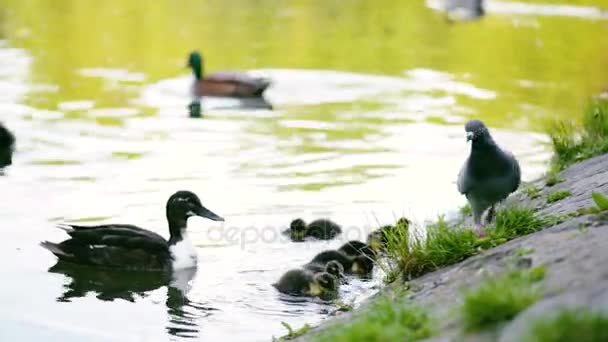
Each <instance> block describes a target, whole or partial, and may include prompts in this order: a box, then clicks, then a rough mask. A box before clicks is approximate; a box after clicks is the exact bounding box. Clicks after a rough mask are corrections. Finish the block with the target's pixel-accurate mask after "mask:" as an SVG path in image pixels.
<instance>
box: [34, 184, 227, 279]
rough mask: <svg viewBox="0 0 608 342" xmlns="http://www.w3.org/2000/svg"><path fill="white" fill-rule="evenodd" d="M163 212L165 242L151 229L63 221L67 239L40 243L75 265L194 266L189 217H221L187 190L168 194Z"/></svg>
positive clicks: (145, 268) (152, 268) (163, 268)
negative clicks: (165, 233) (167, 229)
mask: <svg viewBox="0 0 608 342" xmlns="http://www.w3.org/2000/svg"><path fill="white" fill-rule="evenodd" d="M166 213H167V220H168V221H169V233H170V238H169V240H168V241H167V240H165V238H163V237H162V236H160V235H158V234H156V233H154V232H151V231H149V230H145V229H142V228H139V227H136V226H133V225H129V224H107V225H99V226H77V225H70V224H64V225H61V226H60V228H63V229H64V230H65V231H67V233H68V234H69V235H70V238H69V239H67V240H65V241H63V242H61V243H53V242H49V241H44V242H42V243H41V245H42V247H44V248H46V249H48V250H49V251H51V253H53V254H55V256H57V257H58V258H59V260H61V261H67V262H72V263H76V264H85V265H91V266H99V267H107V268H114V269H128V270H141V271H172V270H177V269H184V268H191V267H196V262H197V256H196V251H195V249H194V246H192V243H191V242H190V241H189V240H188V234H187V229H186V227H187V221H188V218H189V217H192V216H201V217H205V218H208V219H210V220H213V221H224V219H223V218H221V217H220V216H218V215H216V214H215V213H213V212H211V211H210V210H209V209H207V208H205V207H204V206H203V205H202V204H201V201H200V199H199V198H198V196H196V195H195V194H194V193H193V192H190V191H178V192H176V193H174V194H173V195H171V197H169V200H168V201H167V207H166Z"/></svg>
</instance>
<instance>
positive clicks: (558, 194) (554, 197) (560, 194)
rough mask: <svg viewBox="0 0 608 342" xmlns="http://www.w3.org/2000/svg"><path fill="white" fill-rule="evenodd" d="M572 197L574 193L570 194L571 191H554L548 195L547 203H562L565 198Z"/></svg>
mask: <svg viewBox="0 0 608 342" xmlns="http://www.w3.org/2000/svg"><path fill="white" fill-rule="evenodd" d="M570 195H572V192H570V190H559V191H554V192H552V193H550V194H548V195H547V203H553V202H557V201H561V200H563V199H564V198H566V197H569V196H570Z"/></svg>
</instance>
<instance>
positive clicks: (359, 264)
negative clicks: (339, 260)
mask: <svg viewBox="0 0 608 342" xmlns="http://www.w3.org/2000/svg"><path fill="white" fill-rule="evenodd" d="M373 269H374V261H373V260H372V259H370V258H368V257H366V256H364V255H361V256H358V257H355V258H354V259H353V264H352V266H351V272H352V273H354V274H357V275H360V276H363V277H366V276H369V275H371V273H372V270H373Z"/></svg>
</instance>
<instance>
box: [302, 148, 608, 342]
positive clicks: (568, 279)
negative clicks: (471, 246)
mask: <svg viewBox="0 0 608 342" xmlns="http://www.w3.org/2000/svg"><path fill="white" fill-rule="evenodd" d="M559 177H560V178H562V179H563V181H562V182H560V183H558V184H555V185H553V186H546V185H545V180H544V179H539V180H537V181H535V182H532V183H531V184H533V186H535V187H537V188H538V190H539V191H538V192H536V193H535V194H534V195H533V196H532V197H534V198H531V196H530V195H529V194H528V193H526V191H522V190H523V189H524V188H525V187H526V186H530V184H528V185H522V186H521V187H520V190H519V192H518V193H516V194H514V195H513V196H511V197H510V199H509V202H516V203H519V204H522V205H525V206H528V207H531V208H534V209H535V210H536V211H537V212H538V213H541V214H546V215H555V216H558V215H562V216H563V215H564V214H572V213H576V212H577V210H580V209H584V208H590V207H594V206H595V203H594V201H593V199H592V196H591V194H592V192H599V193H602V194H604V195H608V154H605V155H601V156H597V157H594V158H591V159H588V160H586V161H583V162H580V163H577V164H575V165H572V166H571V167H569V168H567V169H566V170H564V171H562V172H560V173H559ZM562 190H563V191H570V193H571V194H570V195H569V196H568V197H566V198H563V199H561V200H558V201H555V202H552V203H549V202H548V201H547V195H549V194H551V193H554V192H556V191H562ZM522 250H525V251H526V254H525V255H523V256H522V255H521V251H522ZM541 265H542V266H543V267H544V268H545V270H546V273H545V278H544V280H543V289H544V291H543V296H542V298H541V299H540V300H539V301H538V302H537V303H536V304H534V305H532V306H531V307H529V308H528V309H527V310H524V311H523V312H521V313H520V314H519V315H518V316H517V317H515V319H513V320H512V321H510V322H508V323H506V324H503V325H502V326H499V327H497V328H496V329H494V330H493V331H488V332H484V333H475V334H463V332H462V328H461V327H462V323H461V321H460V317H459V315H458V314H457V313H456V310H457V309H458V307H459V305H460V304H461V303H462V299H463V296H462V291H463V290H464V289H471V288H475V287H476V286H477V285H478V284H479V283H480V282H481V281H482V280H483V279H485V278H486V277H487V276H488V275H492V276H493V277H494V276H499V275H501V274H504V273H506V272H508V271H510V270H512V269H513V267H534V266H541ZM399 288H403V285H402V284H401V283H394V284H392V285H389V286H387V287H386V288H385V289H384V290H382V292H386V291H389V292H390V291H395V290H397V289H399ZM373 300H374V297H372V298H371V299H369V301H368V303H369V302H370V301H373ZM368 303H364V304H363V305H362V306H361V307H359V308H357V309H355V310H354V311H353V312H348V313H345V314H343V315H341V316H340V317H337V318H334V319H330V320H328V321H326V322H324V323H323V324H321V325H320V326H319V327H316V328H314V329H312V330H311V331H310V332H309V333H308V334H306V335H304V336H301V337H299V338H298V339H296V341H313V340H314V336H315V335H316V334H319V333H322V332H323V330H325V329H326V328H327V327H331V326H332V325H334V324H335V323H336V322H337V321H343V320H351V319H352V318H353V317H354V316H356V315H357V314H358V312H361V311H364V310H365V307H366V304H368ZM396 305H416V306H418V307H422V308H424V309H426V310H427V311H428V312H429V313H430V314H431V316H432V317H433V318H434V319H435V322H438V326H437V329H438V330H439V332H440V333H439V335H438V336H436V337H433V338H431V339H428V340H426V341H429V342H430V341H433V342H439V341H441V342H448V341H479V342H486V341H487V342H490V341H501V342H507V341H509V342H511V341H513V342H515V341H519V340H520V339H521V336H522V334H523V333H524V332H526V331H527V330H526V328H527V324H528V323H529V322H530V321H531V319H532V318H533V317H537V316H542V315H546V314H550V313H551V312H555V311H556V309H558V308H560V307H564V308H570V307H593V308H595V309H597V308H601V309H602V310H605V312H606V313H608V214H607V213H606V212H603V213H600V214H583V215H578V216H572V217H570V218H568V219H566V220H565V221H563V222H561V223H559V224H556V225H553V226H551V227H548V228H545V229H543V230H541V231H538V232H536V233H533V234H530V235H526V236H522V237H519V238H516V239H514V240H511V241H508V242H506V243H505V244H502V245H500V246H497V247H495V248H492V249H489V250H486V251H483V252H482V253H480V254H479V255H476V256H473V257H471V258H468V259H466V260H464V261H462V262H460V263H458V264H455V265H452V266H449V267H445V268H442V269H439V270H436V271H434V272H432V273H429V274H426V275H424V276H422V277H419V278H417V279H414V280H412V281H410V282H409V294H408V296H407V297H406V298H405V299H404V300H403V302H402V303H398V304H396Z"/></svg>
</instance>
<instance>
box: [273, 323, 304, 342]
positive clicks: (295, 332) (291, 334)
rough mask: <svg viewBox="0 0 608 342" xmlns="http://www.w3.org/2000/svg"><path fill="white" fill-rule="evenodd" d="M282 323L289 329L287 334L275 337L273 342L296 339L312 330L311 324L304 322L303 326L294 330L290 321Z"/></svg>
mask: <svg viewBox="0 0 608 342" xmlns="http://www.w3.org/2000/svg"><path fill="white" fill-rule="evenodd" d="M281 324H282V325H283V326H284V327H285V329H287V335H285V336H281V337H279V338H276V337H273V338H272V341H273V342H280V341H289V340H293V339H296V338H298V337H300V336H302V335H304V334H306V333H307V332H308V331H309V330H310V325H308V324H304V326H303V327H301V328H300V329H297V330H294V329H293V328H292V327H291V325H289V323H287V322H281Z"/></svg>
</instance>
